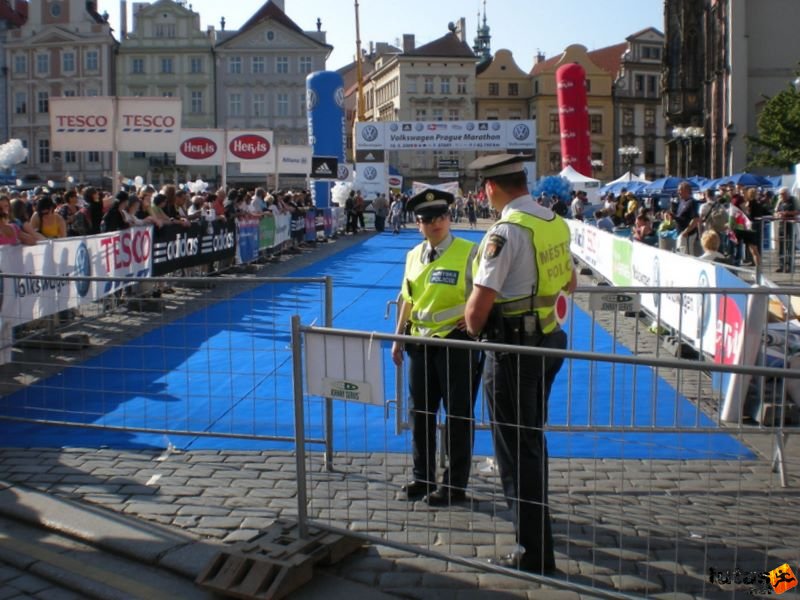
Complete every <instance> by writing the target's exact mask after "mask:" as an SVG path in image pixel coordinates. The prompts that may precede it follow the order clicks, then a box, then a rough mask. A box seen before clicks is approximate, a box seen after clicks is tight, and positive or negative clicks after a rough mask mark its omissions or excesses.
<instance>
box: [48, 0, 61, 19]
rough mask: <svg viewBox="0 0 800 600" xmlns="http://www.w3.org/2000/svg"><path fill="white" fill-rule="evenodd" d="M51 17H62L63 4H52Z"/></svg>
mask: <svg viewBox="0 0 800 600" xmlns="http://www.w3.org/2000/svg"><path fill="white" fill-rule="evenodd" d="M50 16H52V17H56V18H58V17H60V16H61V2H53V3H52V4H50Z"/></svg>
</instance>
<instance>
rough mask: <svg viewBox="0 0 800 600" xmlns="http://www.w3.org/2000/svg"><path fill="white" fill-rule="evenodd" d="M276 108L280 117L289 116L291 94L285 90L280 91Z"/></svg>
mask: <svg viewBox="0 0 800 600" xmlns="http://www.w3.org/2000/svg"><path fill="white" fill-rule="evenodd" d="M276 109H277V111H278V116H279V117H288V116H289V94H285V93H283V92H279V93H278V102H277V105H276Z"/></svg>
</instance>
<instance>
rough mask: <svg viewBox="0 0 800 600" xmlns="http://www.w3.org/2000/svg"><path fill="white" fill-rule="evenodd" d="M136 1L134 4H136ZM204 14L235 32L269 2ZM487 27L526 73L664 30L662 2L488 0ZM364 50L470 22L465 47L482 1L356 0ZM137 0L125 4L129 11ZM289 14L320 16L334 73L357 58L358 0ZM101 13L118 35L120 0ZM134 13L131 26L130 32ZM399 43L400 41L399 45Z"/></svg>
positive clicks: (105, 0)
mask: <svg viewBox="0 0 800 600" xmlns="http://www.w3.org/2000/svg"><path fill="white" fill-rule="evenodd" d="M133 1H135V0H133ZM186 3H187V4H188V5H191V8H192V10H194V11H195V12H197V13H199V14H200V22H201V27H202V29H203V30H205V29H206V28H207V27H208V26H209V25H213V26H214V27H215V28H216V29H219V23H220V17H222V16H223V15H224V16H225V23H226V24H225V29H238V28H239V27H240V26H241V25H243V24H244V23H245V21H247V20H248V19H249V18H250V17H251V16H252V15H253V14H255V12H256V11H257V10H258V9H259V8H261V6H263V5H264V3H265V0H229V1H228V2H220V1H219V0H186ZM485 3H486V22H487V24H488V25H489V27H490V28H491V35H492V42H491V47H492V52H493V53H494V52H496V51H497V50H500V49H502V48H505V49H508V50H511V52H512V53H513V54H514V59H515V61H516V62H517V65H519V67H520V68H521V69H523V70H524V71H529V70H530V69H531V68H532V67H533V59H534V56H535V55H536V53H537V52H539V51H541V52H544V54H545V55H546V56H547V57H548V58H549V57H551V56H555V55H557V54H560V53H561V52H562V51H563V50H564V48H566V47H567V46H568V45H570V44H575V43H578V44H583V45H584V46H586V47H587V48H588V49H589V50H595V49H597V48H602V47H605V46H611V45H613V44H618V43H621V42H624V41H625V38H626V37H627V36H629V35H630V34H632V33H635V32H637V31H639V30H641V29H645V28H647V27H655V28H657V29H659V30H660V31H663V30H664V0H485ZM358 4H359V22H360V30H361V47H362V48H365V49H367V48H369V42H370V41H372V42H388V43H390V44H396V43H398V42H400V41H401V40H402V37H403V34H404V33H413V34H414V35H415V40H416V44H417V46H421V45H423V44H426V43H428V42H430V41H433V40H435V39H437V38H439V37H441V36H443V35H444V34H446V33H447V31H448V29H447V25H448V23H450V22H451V21H457V20H458V19H460V18H461V17H464V18H465V19H466V24H467V35H468V37H467V42H468V43H469V45H470V46H472V44H473V38H474V37H475V34H476V29H477V26H478V12H479V11H480V13H481V18H482V15H483V4H484V2H483V0H439V1H438V2H434V1H431V0H359V2H358ZM131 5H132V1H131V0H129V1H128V12H129V13H130V11H131ZM284 7H285V12H286V14H287V15H288V16H289V17H290V18H291V19H292V20H293V21H294V22H295V23H297V24H298V25H299V26H300V27H301V28H303V29H304V30H306V31H311V30H316V22H317V18H318V17H319V18H320V19H321V20H322V30H323V31H326V32H327V41H328V43H329V44H331V45H332V46H333V47H334V49H333V52H332V53H331V56H330V58H329V59H328V62H327V69H328V70H332V71H333V70H336V69H338V68H339V67H342V66H344V65H346V64H348V63H350V62H351V61H352V60H353V57H354V56H355V51H356V42H355V40H356V35H355V0H284ZM98 11H99V12H100V13H103V12H108V14H109V22H110V23H111V26H112V27H113V28H114V30H115V32H116V34H115V35H117V37H118V35H119V30H120V27H119V24H120V21H119V16H120V2H119V0H99V1H98ZM131 23H132V21H131V19H130V15H129V17H128V27H129V28H130V27H131ZM400 43H401V42H400Z"/></svg>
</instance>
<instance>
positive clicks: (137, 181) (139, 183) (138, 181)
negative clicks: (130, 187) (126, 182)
mask: <svg viewBox="0 0 800 600" xmlns="http://www.w3.org/2000/svg"><path fill="white" fill-rule="evenodd" d="M133 183H134V184H136V187H137V188H139V187H142V184H143V183H144V179H143V178H142V176H141V175H137V176H136V177H134V178H133Z"/></svg>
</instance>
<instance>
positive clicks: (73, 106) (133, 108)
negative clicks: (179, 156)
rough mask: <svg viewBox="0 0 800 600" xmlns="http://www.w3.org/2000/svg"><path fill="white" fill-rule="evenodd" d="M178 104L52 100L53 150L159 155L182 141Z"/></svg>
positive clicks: (91, 98) (86, 98) (167, 100)
mask: <svg viewBox="0 0 800 600" xmlns="http://www.w3.org/2000/svg"><path fill="white" fill-rule="evenodd" d="M182 106H183V103H182V101H181V99H180V98H116V97H114V96H80V97H78V96H70V97H66V98H51V99H50V144H51V149H52V150H53V151H57V152H61V151H90V150H96V151H104V152H113V151H114V150H117V151H122V152H163V151H164V149H165V148H175V147H177V145H178V143H179V141H180V135H181V110H182ZM115 128H116V129H115Z"/></svg>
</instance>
